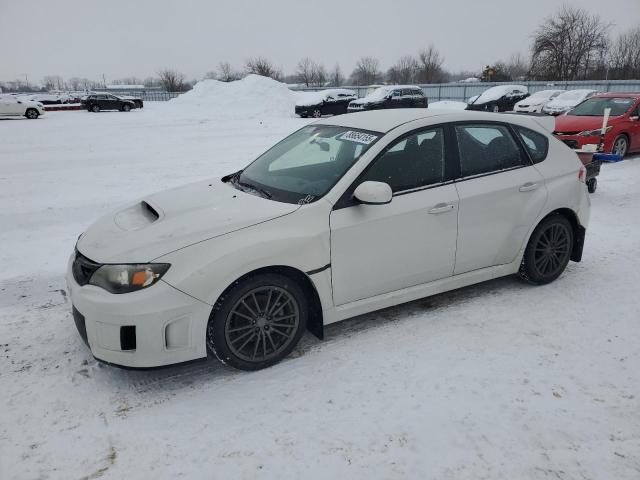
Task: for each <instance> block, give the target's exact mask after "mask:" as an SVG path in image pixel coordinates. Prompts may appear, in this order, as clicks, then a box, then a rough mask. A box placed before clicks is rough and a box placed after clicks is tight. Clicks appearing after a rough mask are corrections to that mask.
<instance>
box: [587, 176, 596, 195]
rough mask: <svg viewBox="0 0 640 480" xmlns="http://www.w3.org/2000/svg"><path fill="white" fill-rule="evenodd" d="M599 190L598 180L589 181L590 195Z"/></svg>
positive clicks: (588, 189)
mask: <svg viewBox="0 0 640 480" xmlns="http://www.w3.org/2000/svg"><path fill="white" fill-rule="evenodd" d="M597 188H598V179H597V178H592V179H590V180H587V191H588V192H589V193H596V189H597Z"/></svg>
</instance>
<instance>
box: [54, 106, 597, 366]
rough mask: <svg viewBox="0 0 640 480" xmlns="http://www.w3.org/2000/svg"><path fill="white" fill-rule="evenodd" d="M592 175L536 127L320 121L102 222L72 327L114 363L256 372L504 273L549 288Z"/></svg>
mask: <svg viewBox="0 0 640 480" xmlns="http://www.w3.org/2000/svg"><path fill="white" fill-rule="evenodd" d="M584 176H585V171H584V167H582V164H581V163H580V161H579V160H578V157H577V156H576V154H575V153H574V152H572V151H571V150H570V149H569V148H568V147H567V146H566V145H564V144H563V143H562V142H560V141H558V140H556V139H555V138H554V137H553V136H552V135H550V134H549V132H548V131H546V130H545V129H544V128H542V127H541V124H539V123H537V121H536V120H535V119H534V118H532V117H528V116H522V115H510V114H494V113H483V112H455V111H440V112H438V111H428V110H424V109H422V110H420V109H398V110H382V111H372V112H363V113H355V114H351V115H343V116H340V117H334V118H331V119H323V120H320V121H317V122H315V123H312V124H309V125H307V126H305V127H303V128H301V129H300V130H298V131H297V132H295V133H293V134H292V135H290V136H289V137H287V138H285V139H284V140H282V141H281V142H279V143H278V144H276V145H275V146H274V147H272V148H271V149H270V150H268V151H267V152H265V153H264V154H262V155H261V156H260V157H258V158H257V159H256V160H255V161H254V162H253V163H251V164H250V165H248V166H247V167H246V168H244V169H243V170H240V171H238V172H236V173H233V174H231V175H228V176H226V177H223V178H221V179H210V180H206V181H202V182H199V183H195V184H192V185H187V186H184V187H180V188H177V189H173V190H168V191H165V192H161V193H157V194H153V195H149V196H147V197H145V198H143V199H141V200H137V201H135V202H132V203H130V204H129V205H127V206H125V207H123V208H121V209H119V210H118V211H116V212H115V213H113V214H111V215H107V216H106V217H103V218H102V219H100V220H98V221H97V222H96V223H95V224H94V225H92V226H91V227H90V228H89V229H88V230H87V231H86V232H85V233H84V234H83V235H81V237H80V238H79V240H78V242H77V246H76V250H75V252H74V253H73V255H72V257H71V258H70V260H69V269H68V274H67V282H68V286H69V291H70V297H71V300H72V303H73V306H74V307H73V312H74V319H75V322H76V325H77V327H78V330H79V331H80V334H81V335H82V336H83V337H84V339H85V341H87V343H88V345H89V347H90V348H91V351H92V353H93V355H94V356H95V357H96V358H97V359H99V360H102V361H105V362H108V363H113V364H116V365H120V366H126V367H153V366H161V365H167V364H173V363H178V362H184V361H188V360H194V359H198V358H203V357H206V356H207V353H210V354H211V355H215V356H216V357H217V358H218V359H219V360H221V361H222V362H224V363H226V364H229V365H232V366H234V367H237V368H240V369H246V370H254V369H259V368H263V367H266V366H269V365H272V364H274V363H276V362H278V361H279V360H281V359H282V358H283V357H285V356H286V355H287V354H288V353H289V352H291V350H292V349H293V348H294V346H295V345H296V343H297V342H298V340H299V339H300V337H301V336H302V334H303V333H304V331H305V329H308V330H310V331H311V332H312V333H313V334H315V335H317V336H318V337H320V338H321V337H322V334H323V325H326V324H329V323H332V322H336V321H339V320H342V319H345V318H348V317H353V316H355V315H360V314H363V313H367V312H371V311H373V310H377V309H380V308H385V307H389V306H391V305H397V304H400V303H403V302H408V301H411V300H415V299H418V298H421V297H425V296H429V295H433V294H437V293H440V292H444V291H447V290H452V289H456V288H460V287H463V286H465V285H470V284H474V283H478V282H482V281H484V280H489V279H492V278H496V277H500V276H504V275H511V274H519V275H520V276H521V277H523V278H524V279H526V280H528V281H529V282H531V283H534V284H543V283H548V282H551V281H552V280H554V279H556V278H557V277H558V276H559V275H560V274H561V273H562V272H563V270H564V269H565V267H566V265H567V263H568V262H569V260H574V261H579V260H580V259H581V255H582V246H583V242H584V236H585V231H586V230H585V229H586V226H587V222H588V218H589V199H588V196H587V189H586V188H585V184H584V180H585V177H584Z"/></svg>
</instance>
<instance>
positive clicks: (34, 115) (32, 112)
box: [24, 108, 40, 120]
mask: <svg viewBox="0 0 640 480" xmlns="http://www.w3.org/2000/svg"><path fill="white" fill-rule="evenodd" d="M24 116H25V117H27V118H28V119H29V120H35V119H36V118H38V117H39V116H40V114H39V113H38V111H37V110H36V109H35V108H30V109H28V110H27V111H26V112H25V113H24Z"/></svg>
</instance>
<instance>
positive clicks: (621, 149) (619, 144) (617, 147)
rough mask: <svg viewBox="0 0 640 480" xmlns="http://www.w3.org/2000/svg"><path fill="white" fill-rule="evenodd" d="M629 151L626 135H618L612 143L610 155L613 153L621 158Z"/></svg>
mask: <svg viewBox="0 0 640 480" xmlns="http://www.w3.org/2000/svg"><path fill="white" fill-rule="evenodd" d="M628 149H629V140H627V136H626V135H618V136H617V137H616V139H615V140H614V141H613V148H612V149H611V153H615V154H617V155H620V156H621V157H622V158H624V156H625V155H626V154H627V150H628Z"/></svg>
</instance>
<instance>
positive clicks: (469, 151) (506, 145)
mask: <svg viewBox="0 0 640 480" xmlns="http://www.w3.org/2000/svg"><path fill="white" fill-rule="evenodd" d="M455 130H456V137H457V140H458V151H459V153H460V173H461V175H462V176H463V177H469V176H472V175H480V174H482V173H488V172H495V171H497V170H504V169H506V168H513V167H518V166H521V165H524V164H525V163H524V159H523V158H522V154H521V151H520V149H519V148H518V145H517V144H516V142H515V140H514V139H513V137H512V136H511V133H510V132H509V129H508V128H507V127H504V126H502V125H487V124H485V125H483V124H473V125H458V126H456V127H455Z"/></svg>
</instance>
